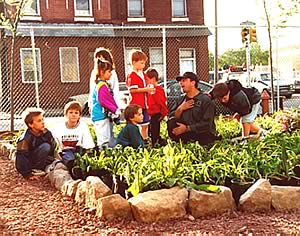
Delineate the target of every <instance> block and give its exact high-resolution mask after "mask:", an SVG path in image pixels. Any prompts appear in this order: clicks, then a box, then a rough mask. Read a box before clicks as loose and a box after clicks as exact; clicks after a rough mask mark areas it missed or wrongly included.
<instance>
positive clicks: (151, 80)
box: [148, 77, 157, 85]
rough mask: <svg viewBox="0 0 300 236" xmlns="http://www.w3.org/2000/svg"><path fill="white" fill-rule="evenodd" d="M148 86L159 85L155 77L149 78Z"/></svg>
mask: <svg viewBox="0 0 300 236" xmlns="http://www.w3.org/2000/svg"><path fill="white" fill-rule="evenodd" d="M148 84H153V85H156V84H157V81H156V78H155V77H152V78H149V79H148Z"/></svg>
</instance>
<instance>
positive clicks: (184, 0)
mask: <svg viewBox="0 0 300 236" xmlns="http://www.w3.org/2000/svg"><path fill="white" fill-rule="evenodd" d="M174 1H178V0H172V19H173V18H174V19H175V18H182V17H184V18H187V5H186V0H181V1H183V3H184V9H183V11H184V14H183V15H175V14H174Z"/></svg>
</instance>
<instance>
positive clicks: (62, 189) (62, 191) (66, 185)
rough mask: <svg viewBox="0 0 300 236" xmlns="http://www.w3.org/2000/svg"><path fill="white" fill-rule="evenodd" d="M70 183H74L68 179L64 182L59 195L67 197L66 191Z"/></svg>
mask: <svg viewBox="0 0 300 236" xmlns="http://www.w3.org/2000/svg"><path fill="white" fill-rule="evenodd" d="M72 182H74V180H73V179H70V180H68V181H66V182H64V184H63V186H62V187H61V190H60V191H61V193H62V195H67V191H68V188H69V185H70V184H71V183H72Z"/></svg>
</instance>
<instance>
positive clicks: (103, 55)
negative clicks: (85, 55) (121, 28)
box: [88, 47, 122, 109]
mask: <svg viewBox="0 0 300 236" xmlns="http://www.w3.org/2000/svg"><path fill="white" fill-rule="evenodd" d="M98 59H101V60H106V61H109V62H110V64H112V66H113V69H112V71H111V77H110V79H109V80H108V81H107V84H108V85H109V87H110V89H111V91H112V92H113V97H114V99H115V101H116V103H117V105H118V107H121V105H122V102H121V101H120V97H119V94H120V90H119V80H118V75H117V73H116V71H115V64H114V60H113V56H112V54H111V52H110V51H109V49H106V48H102V47H100V48H96V50H95V53H94V60H95V61H97V60H98ZM95 77H96V71H95V69H94V70H92V73H91V77H90V93H89V102H88V104H89V108H90V109H92V102H93V92H94V88H95V86H96V83H95Z"/></svg>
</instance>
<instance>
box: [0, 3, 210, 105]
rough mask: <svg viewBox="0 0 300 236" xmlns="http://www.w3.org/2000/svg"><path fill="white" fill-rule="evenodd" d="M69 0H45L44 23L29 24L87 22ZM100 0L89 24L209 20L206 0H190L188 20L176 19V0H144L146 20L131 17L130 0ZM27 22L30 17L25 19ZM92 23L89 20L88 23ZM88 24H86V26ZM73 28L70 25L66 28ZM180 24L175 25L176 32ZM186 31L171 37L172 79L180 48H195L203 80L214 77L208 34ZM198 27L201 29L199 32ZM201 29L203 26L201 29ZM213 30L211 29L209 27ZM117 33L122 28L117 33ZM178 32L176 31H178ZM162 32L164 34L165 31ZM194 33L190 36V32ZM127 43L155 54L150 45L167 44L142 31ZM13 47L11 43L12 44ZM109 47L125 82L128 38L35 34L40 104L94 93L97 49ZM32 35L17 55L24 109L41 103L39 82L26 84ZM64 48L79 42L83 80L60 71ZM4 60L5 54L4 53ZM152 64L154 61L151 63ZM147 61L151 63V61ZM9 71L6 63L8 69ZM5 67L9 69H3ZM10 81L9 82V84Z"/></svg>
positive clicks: (198, 22)
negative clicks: (25, 54)
mask: <svg viewBox="0 0 300 236" xmlns="http://www.w3.org/2000/svg"><path fill="white" fill-rule="evenodd" d="M67 1H68V9H67V8H66V1H65V0H48V9H47V8H46V4H45V1H43V0H41V1H40V13H41V14H40V15H41V18H42V22H36V21H35V22H32V21H31V22H30V21H25V23H26V22H27V23H28V24H34V25H36V26H39V25H40V24H43V25H46V26H51V25H52V24H53V23H55V24H56V25H57V24H64V26H65V27H67V26H68V24H72V25H73V26H74V24H75V25H76V24H79V23H80V24H81V25H83V24H84V23H83V22H74V1H73V0H67ZM98 2H99V1H98V0H92V6H93V16H92V17H93V18H94V22H88V24H112V25H114V26H120V25H122V24H123V25H124V26H126V25H138V24H141V23H142V24H143V25H177V24H180V25H203V24H204V14H203V1H202V0H187V1H186V2H187V17H188V21H187V22H172V13H171V11H172V10H171V9H172V8H171V0H163V1H162V0H144V17H145V19H146V21H145V22H127V0H118V1H116V0H114V1H113V0H101V7H100V10H98V5H97V4H98ZM23 23H24V22H23ZM86 23H87V22H86ZM83 27H84V26H83ZM66 29H67V28H65V30H66ZM174 30H176V29H173V31H174ZM190 30H191V32H190V31H189V30H187V31H186V34H182V35H180V34H178V36H177V35H176V33H177V32H176V33H175V36H174V35H173V36H171V37H168V38H167V55H166V56H167V79H174V78H175V76H176V75H178V74H179V64H180V63H179V49H180V48H194V49H195V59H196V72H197V74H198V75H199V77H200V79H201V80H204V81H207V80H208V47H207V36H208V35H207V33H203V34H197V33H196V34H195V32H194V31H193V29H190ZM197 32H198V31H197ZM199 32H200V31H199ZM207 32H208V31H207ZM114 33H115V34H116V31H115V32H114ZM173 33H174V32H173ZM159 34H160V33H159ZM189 35H190V36H189ZM125 41H126V47H140V48H141V49H142V50H143V51H144V52H145V53H146V54H147V55H149V48H150V47H162V37H161V34H160V36H158V37H156V36H153V35H152V36H145V37H143V36H137V37H136V33H135V32H134V31H133V32H131V33H129V34H128V35H126V38H125ZM8 46H9V45H8ZM99 46H103V47H106V48H109V49H110V50H111V51H112V54H113V55H114V59H115V64H116V71H117V74H118V77H119V80H120V81H124V80H125V76H126V75H125V70H124V68H125V63H124V37H121V36H116V35H115V36H109V37H101V36H99V37H85V36H82V35H80V33H79V35H78V36H77V37H74V36H70V37H68V36H66V37H53V36H52V34H51V33H49V34H47V33H45V34H44V35H42V36H35V47H36V48H39V49H40V54H41V67H42V69H41V70H42V82H41V83H40V84H39V95H40V105H41V107H42V108H47V109H56V108H58V107H60V108H63V106H64V104H65V103H66V101H67V100H68V98H69V97H70V96H73V95H78V94H82V93H87V92H88V87H89V76H90V72H91V69H92V67H93V59H92V56H93V51H94V50H95V48H97V47H99ZM30 47H31V42H30V37H22V38H18V40H17V45H16V53H15V55H16V58H15V68H16V70H15V82H14V84H15V86H14V87H15V89H14V97H15V107H16V110H21V109H22V110H23V109H24V103H23V102H21V101H23V100H22V99H26V104H27V106H34V105H35V87H34V84H24V83H22V75H21V58H20V48H30ZM60 47H77V48H78V59H79V73H80V76H79V77H80V82H74V83H63V82H61V75H60V64H59V62H60V58H59V48H60ZM2 61H3V58H2ZM148 65H149V64H148ZM148 65H147V66H148ZM2 70H3V68H2ZM2 72H3V71H2ZM6 86H7V85H6Z"/></svg>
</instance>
